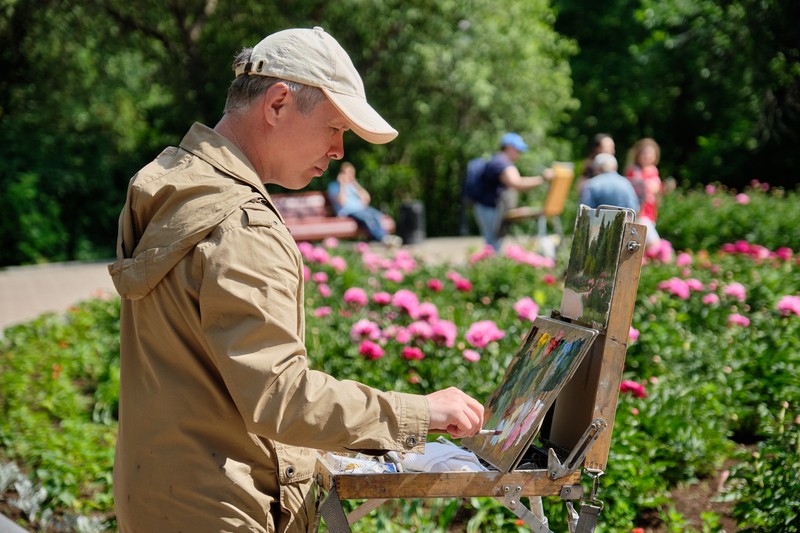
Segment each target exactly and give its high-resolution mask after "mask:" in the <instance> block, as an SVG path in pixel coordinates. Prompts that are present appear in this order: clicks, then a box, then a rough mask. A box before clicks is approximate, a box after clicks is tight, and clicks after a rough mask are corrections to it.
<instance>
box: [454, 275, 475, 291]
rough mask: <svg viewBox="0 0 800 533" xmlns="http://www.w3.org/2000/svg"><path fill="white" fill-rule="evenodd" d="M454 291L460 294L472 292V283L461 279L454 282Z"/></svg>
mask: <svg viewBox="0 0 800 533" xmlns="http://www.w3.org/2000/svg"><path fill="white" fill-rule="evenodd" d="M455 283H456V290H458V291H460V292H469V291H471V290H472V282H471V281H470V280H468V279H465V278H461V279H458V280H456V282H455Z"/></svg>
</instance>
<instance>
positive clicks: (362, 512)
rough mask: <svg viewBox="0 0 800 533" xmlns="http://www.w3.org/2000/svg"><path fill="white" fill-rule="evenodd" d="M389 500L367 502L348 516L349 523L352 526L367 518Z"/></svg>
mask: <svg viewBox="0 0 800 533" xmlns="http://www.w3.org/2000/svg"><path fill="white" fill-rule="evenodd" d="M387 499H388V498H382V499H378V500H367V501H365V502H364V503H362V504H361V505H359V506H358V508H356V509H354V510H353V511H352V512H351V513H350V514H348V515H347V522H348V523H349V524H350V525H351V526H352V525H353V524H355V523H356V522H358V521H359V520H361V519H362V518H364V517H365V516H367V515H368V514H369V513H370V512H371V511H372V510H373V509H377V508H378V507H380V506H381V504H383V502H385V501H386V500H387Z"/></svg>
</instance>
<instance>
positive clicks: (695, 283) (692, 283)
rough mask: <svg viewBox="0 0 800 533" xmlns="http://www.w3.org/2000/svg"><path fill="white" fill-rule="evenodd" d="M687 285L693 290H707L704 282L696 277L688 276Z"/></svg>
mask: <svg viewBox="0 0 800 533" xmlns="http://www.w3.org/2000/svg"><path fill="white" fill-rule="evenodd" d="M686 286H687V287H689V290H692V291H703V290H705V286H704V285H703V282H702V281H700V280H699V279H696V278H688V279H687V280H686Z"/></svg>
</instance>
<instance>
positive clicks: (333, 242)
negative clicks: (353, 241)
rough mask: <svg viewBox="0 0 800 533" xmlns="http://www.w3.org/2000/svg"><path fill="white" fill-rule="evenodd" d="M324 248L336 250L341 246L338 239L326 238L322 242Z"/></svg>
mask: <svg viewBox="0 0 800 533" xmlns="http://www.w3.org/2000/svg"><path fill="white" fill-rule="evenodd" d="M322 246H324V247H325V248H336V247H337V246H339V239H337V238H336V237H325V239H324V240H323V241H322Z"/></svg>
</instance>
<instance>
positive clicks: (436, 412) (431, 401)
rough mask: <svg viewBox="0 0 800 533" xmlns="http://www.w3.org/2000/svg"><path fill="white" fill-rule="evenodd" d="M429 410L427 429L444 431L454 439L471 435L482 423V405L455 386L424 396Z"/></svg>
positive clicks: (478, 429)
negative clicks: (429, 416)
mask: <svg viewBox="0 0 800 533" xmlns="http://www.w3.org/2000/svg"><path fill="white" fill-rule="evenodd" d="M426 398H427V399H428V406H429V408H430V412H431V420H430V424H429V428H428V430H429V431H431V432H442V431H445V432H447V433H449V434H450V436H451V437H453V438H455V439H460V438H463V437H471V436H473V435H475V434H476V433H477V432H478V431H480V429H481V426H482V425H483V405H481V404H480V403H479V402H478V400H476V399H474V398H472V397H470V396H468V395H466V394H465V393H463V392H462V391H460V390H459V389H457V388H455V387H450V388H448V389H443V390H440V391H436V392H433V393H431V394H428V395H427V396H426Z"/></svg>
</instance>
